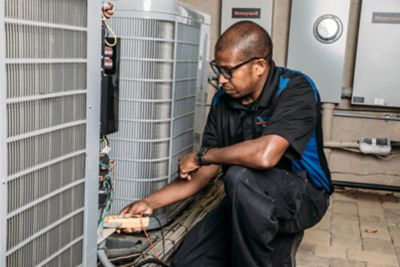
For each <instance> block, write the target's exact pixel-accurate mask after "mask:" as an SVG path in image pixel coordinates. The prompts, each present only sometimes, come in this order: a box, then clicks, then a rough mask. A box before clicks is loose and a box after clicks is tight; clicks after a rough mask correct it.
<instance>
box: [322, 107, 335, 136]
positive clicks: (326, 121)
mask: <svg viewBox="0 0 400 267" xmlns="http://www.w3.org/2000/svg"><path fill="white" fill-rule="evenodd" d="M322 109H323V111H324V112H323V114H322V130H323V132H324V141H330V140H331V139H332V124H333V114H334V113H335V104H332V103H324V104H322Z"/></svg>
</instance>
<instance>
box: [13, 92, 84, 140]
mask: <svg viewBox="0 0 400 267" xmlns="http://www.w3.org/2000/svg"><path fill="white" fill-rule="evenodd" d="M85 118H86V95H85V94H80V95H71V96H64V97H55V98H47V99H40V100H32V101H25V102H17V103H12V104H8V105H7V119H8V120H7V122H8V134H7V135H8V136H9V137H10V136H15V135H19V134H23V133H26V132H32V131H37V130H40V129H44V128H48V127H52V126H56V125H60V124H64V123H67V122H72V121H79V120H84V119H85Z"/></svg>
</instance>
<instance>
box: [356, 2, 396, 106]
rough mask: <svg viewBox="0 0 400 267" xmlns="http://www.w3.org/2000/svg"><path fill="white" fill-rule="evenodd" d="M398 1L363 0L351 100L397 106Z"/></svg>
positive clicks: (365, 103) (360, 103)
mask: <svg viewBox="0 0 400 267" xmlns="http://www.w3.org/2000/svg"><path fill="white" fill-rule="evenodd" d="M399 59H400V1H397V0H382V1H371V0H364V1H363V2H362V6H361V18H360V30H359V34H358V43H357V57H356V65H355V71H354V85H353V95H352V103H353V104H357V105H373V106H387V107H400V97H399V90H400V75H399V73H400V65H399Z"/></svg>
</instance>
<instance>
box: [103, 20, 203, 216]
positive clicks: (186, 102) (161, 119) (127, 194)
mask: <svg viewBox="0 0 400 267" xmlns="http://www.w3.org/2000/svg"><path fill="white" fill-rule="evenodd" d="M121 13H122V12H121ZM147 14H149V13H147ZM111 25H112V27H113V29H114V30H115V32H116V34H117V35H118V36H119V37H120V38H121V65H120V115H119V117H120V121H119V123H120V124H119V132H118V133H116V134H113V135H112V136H111V137H110V143H111V147H112V152H111V153H112V157H113V158H115V160H116V168H115V180H116V183H115V198H114V201H113V207H112V213H118V211H119V210H120V209H121V208H122V207H123V206H125V205H126V204H128V203H130V202H132V201H133V200H136V199H139V198H142V197H144V196H146V195H148V194H150V193H152V192H154V191H155V190H158V189H160V188H161V187H163V186H165V185H166V184H167V183H168V182H170V181H171V180H172V179H174V178H175V177H176V175H177V160H178V157H179V156H180V155H182V154H183V153H187V152H190V151H192V149H193V143H194V113H195V112H194V111H195V104H196V79H197V71H198V69H197V68H198V64H199V45H200V23H197V24H196V23H192V22H191V21H190V20H186V21H179V19H178V18H177V16H176V15H171V16H170V19H168V18H167V16H164V17H163V18H161V17H160V18H157V14H156V13H155V14H151V16H146V17H142V16H141V14H140V13H138V12H137V13H135V12H132V13H130V14H128V13H124V14H123V15H120V16H119V15H118V12H116V16H115V17H113V20H112V22H111ZM158 212H159V213H158V216H160V217H161V219H162V220H164V219H165V217H166V216H167V210H166V209H164V210H159V211H158Z"/></svg>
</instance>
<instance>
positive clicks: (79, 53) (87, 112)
mask: <svg viewBox="0 0 400 267" xmlns="http://www.w3.org/2000/svg"><path fill="white" fill-rule="evenodd" d="M96 2H97V1H94V0H88V1H85V0H70V1H64V0H43V1H30V0H18V1H15V0H0V154H1V155H0V159H1V160H0V181H1V184H0V266H7V267H12V266H15V267H19V266H60V265H64V266H77V265H81V264H84V265H86V264H87V262H88V261H87V260H86V259H85V257H86V256H88V257H89V256H91V257H92V258H93V259H92V260H91V262H92V264H94V263H95V259H96V257H95V254H94V256H93V255H89V254H90V253H88V251H86V250H85V247H88V246H89V245H90V244H89V243H88V240H89V239H90V238H92V239H93V238H94V242H93V241H90V242H91V243H93V249H94V252H95V249H96V247H95V245H96V243H95V242H96V241H95V238H96V231H95V230H94V231H92V232H93V233H91V232H90V231H86V230H87V229H90V228H91V225H92V224H93V226H94V227H92V229H95V227H96V218H95V216H93V218H94V220H92V219H90V213H91V210H93V211H94V212H96V208H97V203H96V201H97V199H96V194H97V192H96V191H95V190H96V189H97V182H96V179H97V174H96V173H95V172H94V173H93V172H88V171H87V170H88V168H93V169H95V170H97V168H98V163H97V161H96V159H97V158H98V139H97V138H98V132H99V126H98V120H99V119H98V118H99V108H98V107H97V106H98V104H97V101H99V95H98V93H96V90H97V91H98V88H99V87H100V72H99V69H100V44H99V45H98V48H97V45H96V44H97V43H98V42H95V41H97V37H98V39H99V40H100V27H101V26H100V25H101V20H100V12H101V3H99V4H97V3H96ZM89 5H90V8H89ZM89 9H90V11H89ZM93 10H97V11H93ZM89 13H91V16H90V18H89ZM92 29H97V31H92ZM88 46H89V47H91V51H88V49H87V47H88ZM96 54H97V58H96ZM93 66H97V69H96V71H92V70H91V69H93ZM93 132H94V133H96V136H94V137H95V140H94V141H95V142H93V141H91V140H89V139H90V138H88V136H89V135H90V134H91V133H93ZM87 173H92V174H91V175H92V176H93V177H91V178H90V179H88V178H89V177H88V175H87ZM88 181H95V183H94V185H90V184H89V182H88ZM91 186H92V187H94V190H93V191H94V192H93V198H94V201H92V200H90V199H91V197H90V196H88V195H87V194H86V192H89V191H88V190H90V187H91ZM85 199H89V201H87V202H85ZM90 205H91V206H90ZM88 218H89V219H88ZM92 254H93V253H92ZM89 261H90V260H89Z"/></svg>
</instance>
